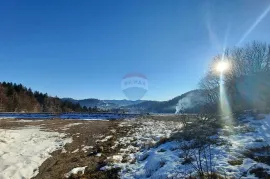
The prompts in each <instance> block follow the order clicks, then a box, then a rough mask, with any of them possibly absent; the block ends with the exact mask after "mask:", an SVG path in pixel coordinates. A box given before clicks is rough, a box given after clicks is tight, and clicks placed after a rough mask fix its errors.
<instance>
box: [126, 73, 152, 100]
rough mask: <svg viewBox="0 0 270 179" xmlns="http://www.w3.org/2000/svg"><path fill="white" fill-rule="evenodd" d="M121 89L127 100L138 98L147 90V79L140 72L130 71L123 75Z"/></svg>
mask: <svg viewBox="0 0 270 179" xmlns="http://www.w3.org/2000/svg"><path fill="white" fill-rule="evenodd" d="M121 89H122V91H123V93H124V94H125V96H126V97H127V98H128V99H129V100H132V101H136V100H140V99H142V97H143V96H144V95H145V93H146V92H147V91H148V80H147V78H146V77H145V76H144V75H142V74H140V73H130V74H127V75H125V76H124V77H123V79H122V81H121Z"/></svg>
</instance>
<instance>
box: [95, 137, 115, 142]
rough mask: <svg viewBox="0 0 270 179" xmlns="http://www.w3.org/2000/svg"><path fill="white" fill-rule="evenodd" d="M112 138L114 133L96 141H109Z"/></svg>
mask: <svg viewBox="0 0 270 179" xmlns="http://www.w3.org/2000/svg"><path fill="white" fill-rule="evenodd" d="M111 138H113V136H112V135H109V136H107V137H105V138H104V139H102V140H97V141H96V142H97V143H98V142H106V141H108V140H109V139H111Z"/></svg>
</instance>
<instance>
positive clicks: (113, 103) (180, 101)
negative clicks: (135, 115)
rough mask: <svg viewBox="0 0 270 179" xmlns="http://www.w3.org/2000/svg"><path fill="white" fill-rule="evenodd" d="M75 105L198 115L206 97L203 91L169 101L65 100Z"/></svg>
mask: <svg viewBox="0 0 270 179" xmlns="http://www.w3.org/2000/svg"><path fill="white" fill-rule="evenodd" d="M63 100H67V101H70V102H73V103H79V104H80V105H81V106H86V107H95V106H96V107H98V108H100V109H116V108H122V109H125V110H128V111H131V112H150V113H175V112H179V111H182V110H184V111H185V112H189V113H196V112H198V110H199V107H200V104H202V103H203V101H204V97H203V93H202V90H193V91H189V92H187V93H184V94H182V95H180V96H177V97H175V98H173V99H171V100H168V101H147V100H138V101H130V100H99V99H93V98H89V99H83V100H75V99H72V98H63Z"/></svg>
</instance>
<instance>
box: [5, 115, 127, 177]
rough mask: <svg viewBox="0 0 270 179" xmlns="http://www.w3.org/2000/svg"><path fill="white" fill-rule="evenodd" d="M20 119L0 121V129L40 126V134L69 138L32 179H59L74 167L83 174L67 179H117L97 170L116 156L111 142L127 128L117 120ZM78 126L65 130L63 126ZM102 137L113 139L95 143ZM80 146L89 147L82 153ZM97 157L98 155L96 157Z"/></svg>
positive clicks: (112, 174) (113, 170)
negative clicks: (70, 140) (69, 140)
mask: <svg viewBox="0 0 270 179" xmlns="http://www.w3.org/2000/svg"><path fill="white" fill-rule="evenodd" d="M19 121H20V120H17V119H14V120H1V121H0V128H6V129H11V128H20V127H27V126H40V127H41V129H42V130H44V131H56V132H60V133H66V134H67V137H72V139H73V141H72V143H68V144H66V145H65V146H64V150H62V149H61V150H57V151H54V152H53V153H52V154H51V155H52V157H50V158H48V159H47V160H46V161H45V162H44V163H43V164H42V165H41V166H40V167H39V174H38V175H37V176H35V177H34V179H58V178H59V179H62V178H65V174H66V173H68V172H69V171H70V170H72V169H73V168H75V167H84V166H87V168H86V170H85V173H84V175H82V174H80V173H79V174H78V175H73V176H71V177H70V178H89V179H95V178H99V179H103V178H118V174H117V173H118V170H117V169H112V170H109V171H100V168H101V167H103V166H105V165H106V163H107V162H108V161H107V157H109V156H112V155H113V154H115V153H117V152H118V150H119V147H120V146H119V147H116V148H114V149H112V148H111V146H113V145H114V141H115V140H116V139H117V138H119V137H122V136H125V135H126V133H127V132H128V131H129V128H130V127H131V126H130V127H125V128H123V127H122V128H120V127H119V126H118V125H119V123H120V122H121V120H117V121H116V120H114V121H78V120H57V119H56V120H43V121H36V122H19ZM73 123H80V124H78V125H73V126H71V127H68V128H64V126H66V125H68V124H73ZM106 136H113V137H112V138H110V139H109V140H107V141H105V142H96V141H97V140H100V139H104V138H105V137H106ZM84 146H93V148H88V149H87V150H82V149H83V148H84ZM100 154H101V156H99V155H100Z"/></svg>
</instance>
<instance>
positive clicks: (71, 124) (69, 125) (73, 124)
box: [62, 122, 83, 130]
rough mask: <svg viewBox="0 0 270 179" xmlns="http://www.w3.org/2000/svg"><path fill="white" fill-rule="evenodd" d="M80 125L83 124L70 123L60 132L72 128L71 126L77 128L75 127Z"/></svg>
mask: <svg viewBox="0 0 270 179" xmlns="http://www.w3.org/2000/svg"><path fill="white" fill-rule="evenodd" d="M81 124H83V123H80V122H76V123H70V124H67V125H65V126H64V127H63V128H62V130H68V129H69V128H70V127H72V126H77V125H81Z"/></svg>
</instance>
